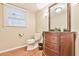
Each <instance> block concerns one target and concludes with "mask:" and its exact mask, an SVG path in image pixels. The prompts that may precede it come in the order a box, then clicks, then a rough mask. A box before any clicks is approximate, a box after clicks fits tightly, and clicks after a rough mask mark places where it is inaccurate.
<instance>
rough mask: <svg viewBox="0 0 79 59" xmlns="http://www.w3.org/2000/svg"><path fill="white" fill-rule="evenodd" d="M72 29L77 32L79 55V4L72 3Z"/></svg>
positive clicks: (78, 51) (78, 53)
mask: <svg viewBox="0 0 79 59" xmlns="http://www.w3.org/2000/svg"><path fill="white" fill-rule="evenodd" d="M71 30H72V31H74V32H76V40H75V43H76V44H75V54H76V55H78V56H79V4H77V5H75V4H72V5H71Z"/></svg>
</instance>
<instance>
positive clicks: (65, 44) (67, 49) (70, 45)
mask: <svg viewBox="0 0 79 59" xmlns="http://www.w3.org/2000/svg"><path fill="white" fill-rule="evenodd" d="M60 45H61V49H60V52H61V55H63V56H72V55H74V48H75V47H74V34H73V33H61V43H60Z"/></svg>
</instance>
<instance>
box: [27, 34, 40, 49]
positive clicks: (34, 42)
mask: <svg viewBox="0 0 79 59" xmlns="http://www.w3.org/2000/svg"><path fill="white" fill-rule="evenodd" d="M40 40H41V34H40V33H35V34H34V38H32V39H27V40H26V44H27V50H33V49H35V48H38V43H39V42H40Z"/></svg>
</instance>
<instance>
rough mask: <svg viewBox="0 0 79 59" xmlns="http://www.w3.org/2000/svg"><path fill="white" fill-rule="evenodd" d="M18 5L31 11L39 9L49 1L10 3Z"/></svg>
mask: <svg viewBox="0 0 79 59" xmlns="http://www.w3.org/2000/svg"><path fill="white" fill-rule="evenodd" d="M12 4H14V5H16V6H18V7H22V8H24V9H26V10H27V9H28V10H31V11H33V12H37V11H39V10H41V9H42V8H44V7H46V6H48V5H50V3H12Z"/></svg>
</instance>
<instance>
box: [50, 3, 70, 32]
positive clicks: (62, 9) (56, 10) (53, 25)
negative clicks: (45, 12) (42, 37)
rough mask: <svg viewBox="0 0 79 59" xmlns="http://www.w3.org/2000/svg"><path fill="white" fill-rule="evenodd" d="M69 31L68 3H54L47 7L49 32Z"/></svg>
mask: <svg viewBox="0 0 79 59" xmlns="http://www.w3.org/2000/svg"><path fill="white" fill-rule="evenodd" d="M54 29H60V30H61V31H65V30H66V31H71V7H70V4H69V3H55V4H53V5H51V6H50V7H49V31H52V30H54Z"/></svg>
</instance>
